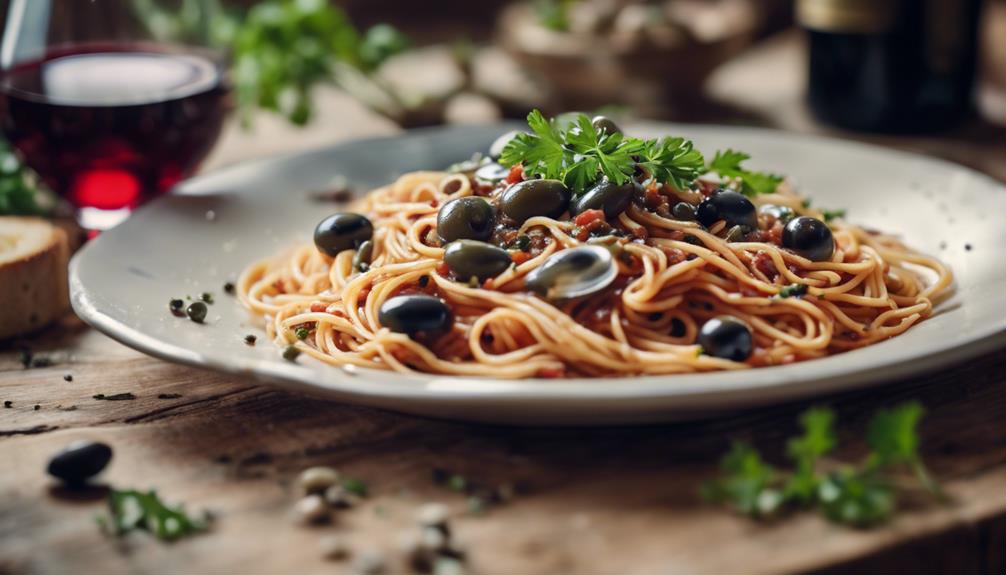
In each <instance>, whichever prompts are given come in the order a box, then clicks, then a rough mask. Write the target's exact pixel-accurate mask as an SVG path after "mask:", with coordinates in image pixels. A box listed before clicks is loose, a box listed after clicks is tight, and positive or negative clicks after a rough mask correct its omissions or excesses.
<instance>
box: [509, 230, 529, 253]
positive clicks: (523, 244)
mask: <svg viewBox="0 0 1006 575" xmlns="http://www.w3.org/2000/svg"><path fill="white" fill-rule="evenodd" d="M510 248H511V249H517V250H520V251H522V252H529V251H531V238H530V237H528V235H527V234H521V235H519V236H517V237H516V238H514V240H513V242H511V243H510Z"/></svg>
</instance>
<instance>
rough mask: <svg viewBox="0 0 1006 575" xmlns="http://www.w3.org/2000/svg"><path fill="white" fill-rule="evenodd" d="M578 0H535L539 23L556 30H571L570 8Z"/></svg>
mask: <svg viewBox="0 0 1006 575" xmlns="http://www.w3.org/2000/svg"><path fill="white" fill-rule="evenodd" d="M575 2H576V0H535V1H534V2H533V3H532V4H531V7H532V8H533V9H534V14H535V17H536V18H537V19H538V23H539V24H541V25H542V26H544V27H546V28H548V29H549V30H555V31H556V32H566V31H568V30H569V9H570V7H572V5H573V4H574V3H575Z"/></svg>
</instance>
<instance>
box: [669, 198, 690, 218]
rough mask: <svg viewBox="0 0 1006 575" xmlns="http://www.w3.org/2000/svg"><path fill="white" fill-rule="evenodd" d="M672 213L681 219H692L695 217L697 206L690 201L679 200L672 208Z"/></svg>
mask: <svg viewBox="0 0 1006 575" xmlns="http://www.w3.org/2000/svg"><path fill="white" fill-rule="evenodd" d="M671 214H672V215H673V216H674V217H675V218H677V219H679V220H683V221H692V220H694V219H695V206H693V205H692V204H689V203H688V202H678V203H676V204H674V207H673V208H671Z"/></svg>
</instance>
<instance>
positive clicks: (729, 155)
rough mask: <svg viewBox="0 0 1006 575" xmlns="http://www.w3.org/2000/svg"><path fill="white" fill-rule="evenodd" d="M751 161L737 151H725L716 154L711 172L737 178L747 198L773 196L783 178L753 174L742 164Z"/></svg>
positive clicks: (748, 157) (710, 164)
mask: <svg viewBox="0 0 1006 575" xmlns="http://www.w3.org/2000/svg"><path fill="white" fill-rule="evenodd" d="M749 159H751V156H750V155H749V154H745V153H744V152H738V151H736V150H729V149H728V150H723V151H719V152H716V155H715V156H713V160H712V161H711V162H709V171H710V172H715V173H717V174H719V175H720V177H723V178H736V179H739V180H740V183H741V190H740V191H741V193H743V194H744V195H745V196H757V195H759V194H771V193H773V192H775V190H776V188H778V187H779V184H781V183H782V180H783V178H782V176H779V175H776V174H768V173H765V172H753V171H750V170H746V169H744V168H742V167H741V164H742V163H743V162H744V161H746V160H749Z"/></svg>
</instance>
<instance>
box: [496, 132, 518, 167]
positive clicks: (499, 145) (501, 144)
mask: <svg viewBox="0 0 1006 575" xmlns="http://www.w3.org/2000/svg"><path fill="white" fill-rule="evenodd" d="M519 133H520V131H519V130H510V131H509V132H507V133H505V134H503V135H502V136H500V137H498V138H496V140H495V141H493V143H492V145H490V146H489V157H490V158H492V159H494V160H498V159H500V156H502V155H503V148H505V147H506V145H507V144H509V143H510V140H512V139H513V138H514V136H516V135H517V134H519Z"/></svg>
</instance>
